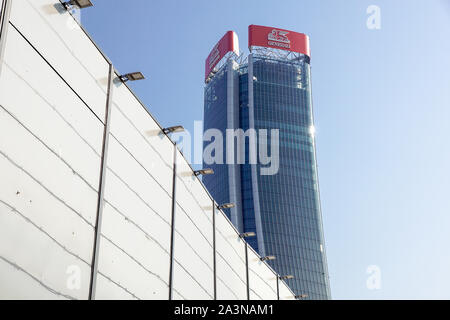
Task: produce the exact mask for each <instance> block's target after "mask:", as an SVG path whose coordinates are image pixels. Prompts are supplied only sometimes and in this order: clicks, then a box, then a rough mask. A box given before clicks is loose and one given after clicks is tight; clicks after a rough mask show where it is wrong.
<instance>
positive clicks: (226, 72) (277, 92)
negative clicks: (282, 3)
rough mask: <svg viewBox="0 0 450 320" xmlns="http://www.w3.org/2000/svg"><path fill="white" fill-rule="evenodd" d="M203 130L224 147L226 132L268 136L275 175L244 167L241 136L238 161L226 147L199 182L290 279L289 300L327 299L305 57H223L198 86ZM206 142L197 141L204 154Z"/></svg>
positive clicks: (270, 53)
mask: <svg viewBox="0 0 450 320" xmlns="http://www.w3.org/2000/svg"><path fill="white" fill-rule="evenodd" d="M273 32H275V30H274V31H273ZM284 34H288V33H287V32H284ZM285 38H286V39H287V37H285ZM269 40H270V36H269ZM287 41H289V40H287ZM287 41H285V43H287ZM308 44H309V43H308ZM209 129H217V130H218V131H220V132H222V134H223V137H224V138H223V143H224V144H226V143H225V142H226V130H227V129H232V130H238V129H242V130H243V131H244V132H247V130H249V129H255V130H256V132H257V133H259V135H258V138H259V140H258V146H259V147H261V142H260V139H262V138H264V136H262V135H261V132H262V131H260V130H261V129H266V130H267V132H268V136H269V137H268V139H265V140H264V141H266V146H267V150H269V151H271V150H272V156H274V152H273V150H275V149H278V150H279V151H278V154H279V157H278V158H279V160H278V164H277V169H278V170H277V171H276V172H272V173H271V174H267V173H263V172H262V170H264V168H267V167H268V166H269V165H268V164H267V163H261V161H260V160H258V162H257V163H256V164H255V163H251V162H250V159H249V158H250V150H251V146H250V144H251V143H252V142H251V139H249V138H248V137H247V138H246V139H245V140H244V141H245V142H244V143H245V163H242V162H240V163H239V162H238V161H234V163H232V164H231V163H230V162H228V164H227V154H226V153H228V152H229V150H228V149H230V148H229V146H228V147H227V148H228V149H227V148H224V151H223V153H224V154H223V159H224V160H223V163H222V162H221V161H216V163H207V161H204V167H205V168H206V167H207V168H212V169H214V172H215V174H214V175H211V176H205V177H204V178H203V182H204V183H205V185H206V186H207V188H208V189H209V191H210V193H211V195H212V196H213V197H214V198H215V199H216V201H217V202H218V203H228V202H232V203H235V204H236V207H235V208H232V209H228V210H227V212H226V213H227V215H228V216H229V218H230V219H231V221H232V222H233V224H234V225H235V226H236V227H237V229H238V230H239V231H240V232H255V233H256V237H254V238H248V239H247V241H248V242H249V244H250V245H251V246H252V247H253V248H254V249H255V250H256V251H257V252H258V253H259V254H260V255H261V256H268V255H273V256H275V257H276V260H272V261H269V264H270V265H271V266H272V267H273V268H274V270H275V271H277V272H278V273H279V274H280V275H293V276H294V279H291V280H287V284H288V285H289V286H290V287H291V288H292V289H293V290H294V292H295V293H296V294H298V295H307V298H308V299H330V298H331V295H330V286H329V279H328V270H327V261H326V253H325V243H324V235H323V229H322V214H321V206H320V196H319V182H318V175H317V164H316V152H315V140H314V121H313V106H312V97H311V69H310V57H309V55H307V54H303V53H298V52H291V51H289V50H286V49H283V50H279V49H273V48H263V47H251V53H250V54H249V55H248V57H246V58H244V57H242V55H241V56H240V57H237V56H236V55H228V56H226V57H225V58H224V62H223V64H222V65H221V66H219V67H216V68H215V70H213V72H212V73H211V74H210V76H209V77H208V79H207V84H206V87H205V105H204V131H205V133H207V132H208V130H209ZM273 129H275V130H276V129H278V132H279V133H278V135H279V139H278V141H277V140H272V139H271V137H270V135H271V134H273V131H271V130H273ZM271 132H272V133H271ZM205 138H207V139H208V134H206V136H205ZM212 140H213V139H211V141H212ZM211 141H206V142H205V143H204V147H205V150H206V148H208V145H209V144H210V143H211ZM275 144H276V145H275ZM216 152H217V151H216ZM234 153H237V147H236V148H234ZM215 156H217V154H215ZM275 156H276V154H275Z"/></svg>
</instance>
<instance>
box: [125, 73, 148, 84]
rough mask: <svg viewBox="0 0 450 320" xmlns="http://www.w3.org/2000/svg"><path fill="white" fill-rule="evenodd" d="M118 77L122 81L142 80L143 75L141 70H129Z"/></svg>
mask: <svg viewBox="0 0 450 320" xmlns="http://www.w3.org/2000/svg"><path fill="white" fill-rule="evenodd" d="M119 79H120V80H121V81H122V82H127V81H138V80H144V79H145V77H144V75H143V74H142V72H131V73H127V74H124V75H121V76H119Z"/></svg>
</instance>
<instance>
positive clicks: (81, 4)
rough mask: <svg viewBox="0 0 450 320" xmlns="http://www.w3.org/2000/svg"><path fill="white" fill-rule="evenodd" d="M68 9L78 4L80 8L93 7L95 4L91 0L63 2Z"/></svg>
mask: <svg viewBox="0 0 450 320" xmlns="http://www.w3.org/2000/svg"><path fill="white" fill-rule="evenodd" d="M62 5H63V6H64V8H65V9H66V10H70V8H71V7H73V6H76V7H78V8H80V9H84V8H89V7H92V6H93V4H92V2H91V1H90V0H70V1H66V2H63V4H62Z"/></svg>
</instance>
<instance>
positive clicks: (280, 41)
mask: <svg viewBox="0 0 450 320" xmlns="http://www.w3.org/2000/svg"><path fill="white" fill-rule="evenodd" d="M288 34H289V32H288V31H282V30H276V29H274V30H272V32H271V33H269V35H268V36H267V38H268V40H269V42H268V43H269V45H270V46H276V47H282V48H290V47H291V40H289V38H288V37H287V35H288Z"/></svg>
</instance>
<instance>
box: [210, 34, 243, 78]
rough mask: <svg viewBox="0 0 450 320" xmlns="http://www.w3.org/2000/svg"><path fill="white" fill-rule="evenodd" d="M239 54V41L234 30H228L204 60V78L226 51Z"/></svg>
mask: <svg viewBox="0 0 450 320" xmlns="http://www.w3.org/2000/svg"><path fill="white" fill-rule="evenodd" d="M228 52H234V53H236V54H237V55H239V41H238V37H237V35H236V33H235V32H234V31H228V32H227V33H226V34H225V35H224V36H223V37H222V39H220V41H219V42H218V43H217V44H216V45H215V46H214V48H213V49H212V51H211V53H210V54H209V56H208V58H207V59H206V62H205V80H206V78H208V76H209V74H210V73H211V71H212V70H213V69H214V67H215V66H216V65H217V64H218V63H219V61H220V60H221V59H222V58H223V57H224V56H225V55H226V54H227V53H228Z"/></svg>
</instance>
